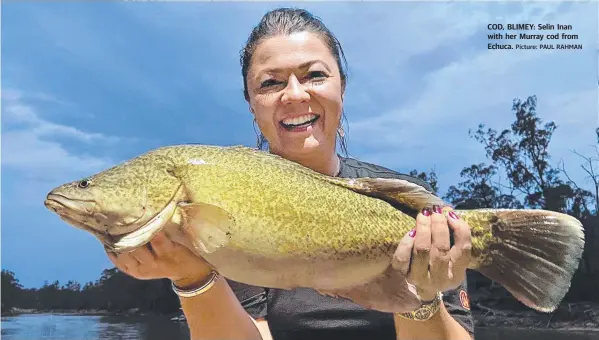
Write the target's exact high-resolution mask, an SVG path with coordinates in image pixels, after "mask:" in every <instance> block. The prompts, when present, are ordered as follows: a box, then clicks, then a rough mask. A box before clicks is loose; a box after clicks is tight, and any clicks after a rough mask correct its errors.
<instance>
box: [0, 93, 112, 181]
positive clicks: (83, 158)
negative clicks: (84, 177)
mask: <svg viewBox="0 0 599 340" xmlns="http://www.w3.org/2000/svg"><path fill="white" fill-rule="evenodd" d="M32 98H35V99H43V100H44V101H52V102H54V103H60V104H63V102H61V101H60V100H57V99H55V98H53V97H52V96H49V95H40V94H36V93H27V92H22V91H18V90H14V89H7V90H4V91H3V93H2V121H3V130H4V131H3V134H2V167H3V168H4V167H7V168H11V169H14V170H17V171H19V173H20V174H21V175H25V176H28V177H33V178H37V179H44V180H50V181H52V180H56V179H58V180H60V179H64V178H68V177H69V176H76V175H80V174H83V173H87V172H90V171H96V170H99V169H102V168H104V167H106V166H108V165H109V164H111V163H112V162H111V160H110V159H108V158H104V157H97V156H93V155H88V154H85V153H83V154H78V153H74V152H72V151H69V150H68V147H67V146H66V144H65V143H61V142H60V141H59V140H60V139H68V140H69V141H70V142H71V143H73V142H74V143H81V142H83V143H86V144H89V146H90V148H91V147H93V146H96V145H112V144H114V143H117V142H119V141H121V139H120V138H118V137H114V136H106V135H104V134H101V133H91V132H86V131H83V130H80V129H78V128H76V127H73V126H68V125H63V124H57V123H54V122H51V121H49V120H47V119H45V118H43V117H42V116H41V115H40V114H39V113H38V109H37V107H36V106H34V105H33V104H31V103H30V102H29V100H31V99H32ZM28 99H29V100H28Z"/></svg>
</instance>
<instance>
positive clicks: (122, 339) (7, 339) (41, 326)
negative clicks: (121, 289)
mask: <svg viewBox="0 0 599 340" xmlns="http://www.w3.org/2000/svg"><path fill="white" fill-rule="evenodd" d="M1 328H2V340H50V339H52V340H67V339H68V340H75V339H77V340H92V339H93V340H96V339H98V340H130V339H131V340H133V339H135V340H164V339H169V340H183V339H185V340H188V339H189V331H188V330H187V325H186V324H185V323H184V322H173V321H170V320H169V319H168V318H164V317H162V318H161V317H146V316H144V317H123V316H71V315H51V314H30V315H19V316H12V317H3V318H2V326H1ZM500 339H501V340H503V339H510V340H591V339H592V340H597V339H599V330H585V331H558V330H519V329H509V328H477V329H476V340H500Z"/></svg>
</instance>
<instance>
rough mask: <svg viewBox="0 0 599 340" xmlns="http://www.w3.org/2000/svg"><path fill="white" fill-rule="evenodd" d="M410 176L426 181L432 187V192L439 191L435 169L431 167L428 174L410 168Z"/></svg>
mask: <svg viewBox="0 0 599 340" xmlns="http://www.w3.org/2000/svg"><path fill="white" fill-rule="evenodd" d="M409 175H410V176H412V177H416V178H419V179H421V180H423V181H425V182H426V183H428V184H429V185H430V186H431V188H432V189H433V193H435V194H436V193H437V192H439V182H438V180H437V174H436V172H435V169H432V170H431V171H430V172H429V173H428V174H427V173H426V172H418V170H412V171H410V173H409Z"/></svg>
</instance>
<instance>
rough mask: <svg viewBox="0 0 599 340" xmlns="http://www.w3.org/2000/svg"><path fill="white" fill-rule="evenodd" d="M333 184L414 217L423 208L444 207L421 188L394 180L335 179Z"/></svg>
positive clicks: (436, 198)
mask: <svg viewBox="0 0 599 340" xmlns="http://www.w3.org/2000/svg"><path fill="white" fill-rule="evenodd" d="M334 182H335V183H336V184H338V185H341V186H343V187H345V188H347V189H350V190H352V191H355V192H357V193H360V194H363V195H367V196H370V197H374V198H379V199H382V200H384V201H386V202H388V203H390V204H391V205H393V206H394V207H395V208H397V209H400V210H402V211H404V212H406V213H408V214H410V215H412V216H415V215H416V214H417V213H418V212H419V211H420V210H422V209H423V208H424V207H431V206H432V205H435V204H436V205H439V206H444V205H447V203H446V202H445V201H443V200H442V199H441V198H439V197H437V196H436V195H435V194H434V193H432V192H430V191H428V190H426V188H424V187H423V186H420V185H418V184H415V183H413V182H410V181H407V180H403V179H396V178H366V177H363V178H343V179H342V178H335V179H334Z"/></svg>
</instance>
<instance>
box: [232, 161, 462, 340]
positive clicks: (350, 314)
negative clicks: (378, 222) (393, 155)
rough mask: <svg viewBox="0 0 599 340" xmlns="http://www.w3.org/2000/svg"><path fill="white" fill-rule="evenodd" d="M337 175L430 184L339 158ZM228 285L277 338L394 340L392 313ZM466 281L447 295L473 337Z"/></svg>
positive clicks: (304, 292) (301, 292)
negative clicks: (339, 166) (396, 179)
mask: <svg viewBox="0 0 599 340" xmlns="http://www.w3.org/2000/svg"><path fill="white" fill-rule="evenodd" d="M338 177H345V178H357V177H378V178H400V179H404V180H408V181H411V182H414V183H416V184H419V185H422V186H423V187H425V188H426V189H428V190H431V188H430V186H429V185H428V184H427V183H425V182H423V181H422V180H420V179H418V178H414V177H412V176H407V175H402V174H399V173H397V172H394V171H392V170H389V169H386V168H383V167H381V166H377V165H374V164H369V163H365V162H360V161H357V160H355V159H351V158H341V168H340V171H339V174H338ZM228 282H229V285H230V286H231V288H232V289H233V291H234V293H235V295H236V296H237V298H238V299H239V301H240V302H241V305H242V306H243V308H245V310H246V311H247V312H248V313H249V314H250V315H251V316H252V317H254V318H262V317H265V318H266V319H267V320H268V325H269V328H270V330H271V333H272V336H273V339H274V340H291V339H302V340H305V339H308V340H318V339H347V340H351V339H381V340H385V339H389V340H391V339H395V338H396V335H395V326H394V322H393V315H392V314H390V313H382V312H378V311H374V310H369V309H365V308H364V307H362V306H360V305H357V304H355V303H353V302H352V301H349V300H346V299H336V298H333V297H329V296H323V295H321V294H320V293H318V292H316V291H315V290H313V289H308V288H298V289H294V290H285V289H272V288H261V287H255V286H249V285H246V284H242V283H239V282H235V281H231V280H229V281H228ZM466 291H467V285H466V282H464V283H463V284H462V286H460V287H459V288H457V289H456V290H452V291H448V292H445V293H444V294H443V300H444V302H445V306H446V308H447V310H448V311H449V313H450V314H451V315H452V316H453V317H454V318H455V319H456V320H457V321H458V322H459V323H460V324H461V325H462V326H463V327H464V328H465V329H466V330H467V331H468V332H470V334H471V335H472V334H473V322H472V314H471V313H470V310H469V305H468V295H467V293H466Z"/></svg>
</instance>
